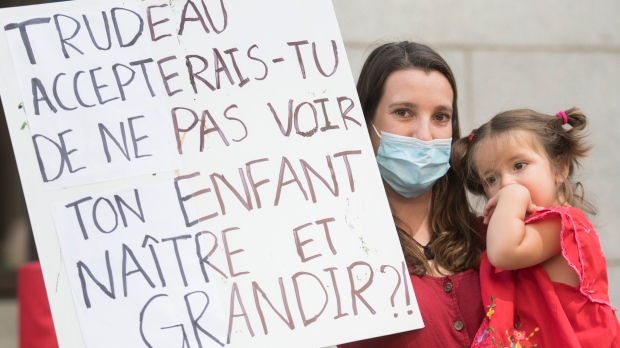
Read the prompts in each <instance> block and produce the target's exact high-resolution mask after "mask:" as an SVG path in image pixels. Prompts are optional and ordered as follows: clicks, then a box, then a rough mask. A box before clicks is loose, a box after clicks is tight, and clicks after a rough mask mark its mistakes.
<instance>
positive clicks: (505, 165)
mask: <svg viewBox="0 0 620 348" xmlns="http://www.w3.org/2000/svg"><path fill="white" fill-rule="evenodd" d="M479 146H480V147H479V149H478V152H477V154H476V158H475V159H474V160H475V163H476V170H477V172H478V174H479V175H480V178H482V180H483V185H484V191H485V194H486V196H487V198H491V197H493V196H495V195H496V194H497V192H499V190H500V189H502V188H503V187H505V186H507V185H511V184H519V185H522V186H525V187H526V188H527V189H528V191H529V192H530V196H531V197H532V203H534V204H536V205H537V206H539V207H549V206H553V205H558V204H559V201H558V196H557V188H558V185H559V184H560V183H561V182H562V177H561V175H558V174H556V172H555V171H554V169H553V167H552V166H551V163H549V160H548V159H547V156H545V154H544V153H543V149H542V148H538V146H536V145H535V140H534V139H533V138H532V137H531V136H529V135H528V134H527V133H525V132H522V131H518V132H515V133H512V134H510V135H507V136H501V137H499V138H489V139H486V140H484V141H483V142H482V143H481V144H479Z"/></svg>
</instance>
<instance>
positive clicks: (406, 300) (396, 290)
mask: <svg viewBox="0 0 620 348" xmlns="http://www.w3.org/2000/svg"><path fill="white" fill-rule="evenodd" d="M386 267H389V268H391V269H393V270H394V272H395V273H396V276H397V277H398V278H397V280H398V282H397V283H396V286H395V287H394V291H393V292H392V296H391V297H390V302H391V303H392V307H394V297H395V296H396V293H397V292H398V289H399V288H400V283H401V277H400V273H399V272H398V270H397V269H396V268H394V267H393V266H390V265H382V266H381V273H385V268H386ZM402 271H403V279H404V281H403V287H404V290H405V303H406V304H407V306H409V305H410V304H411V299H410V297H409V289H408V286H407V274H408V272H407V265H406V264H405V262H404V261H403V262H402ZM412 313H413V311H412V310H408V311H407V314H409V315H411V314H412ZM397 317H398V313H394V318H397Z"/></svg>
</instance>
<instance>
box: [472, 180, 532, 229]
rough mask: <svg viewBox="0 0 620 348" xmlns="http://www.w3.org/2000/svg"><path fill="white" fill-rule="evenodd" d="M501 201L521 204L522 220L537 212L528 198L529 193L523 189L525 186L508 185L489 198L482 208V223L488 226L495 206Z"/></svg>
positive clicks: (530, 198)
mask: <svg viewBox="0 0 620 348" xmlns="http://www.w3.org/2000/svg"><path fill="white" fill-rule="evenodd" d="M500 199H502V200H504V199H505V200H509V201H517V202H519V201H520V202H523V205H524V208H525V209H524V214H523V215H524V218H525V215H529V214H531V213H533V212H535V211H536V210H538V206H537V205H535V204H534V203H533V202H532V197H531V196H530V192H529V191H528V190H527V188H525V186H522V185H519V184H511V185H508V186H506V187H504V188H502V189H501V190H499V191H498V192H497V194H495V196H493V197H491V198H490V199H489V201H488V202H487V204H486V205H485V206H484V209H483V210H482V215H483V216H484V220H483V221H482V222H483V223H484V224H485V225H488V224H489V222H490V221H491V217H492V216H493V213H494V212H495V208H496V207H497V204H498V203H499V202H500Z"/></svg>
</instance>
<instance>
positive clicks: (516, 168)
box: [515, 162, 527, 170]
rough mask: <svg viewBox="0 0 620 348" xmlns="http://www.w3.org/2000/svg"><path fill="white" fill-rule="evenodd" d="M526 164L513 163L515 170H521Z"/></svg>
mask: <svg viewBox="0 0 620 348" xmlns="http://www.w3.org/2000/svg"><path fill="white" fill-rule="evenodd" d="M526 165H527V164H526V163H523V162H518V163H515V170H521V169H523V168H525V166H526Z"/></svg>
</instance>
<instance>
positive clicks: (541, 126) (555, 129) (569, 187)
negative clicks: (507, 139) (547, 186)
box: [451, 108, 596, 214]
mask: <svg viewBox="0 0 620 348" xmlns="http://www.w3.org/2000/svg"><path fill="white" fill-rule="evenodd" d="M564 117H566V118H564ZM564 124H568V125H570V128H569V129H567V128H565V127H564V126H563V125H564ZM586 124H587V118H586V116H585V115H584V114H583V113H582V112H581V110H579V109H578V108H571V109H569V110H566V111H564V112H562V111H561V112H559V113H558V114H557V115H546V114H542V113H539V112H536V111H533V110H529V109H517V110H509V111H504V112H502V113H499V114H497V115H496V116H495V117H493V118H492V119H491V120H490V121H488V122H487V123H485V124H483V125H482V126H480V127H479V128H477V129H474V130H473V131H472V132H471V134H470V135H469V136H467V137H464V138H461V139H459V140H457V141H456V142H455V143H454V144H453V146H452V159H451V164H452V167H453V168H454V169H455V171H456V172H457V173H459V175H461V177H462V178H463V181H464V182H465V187H467V189H468V190H469V191H470V192H472V193H473V194H475V195H484V181H483V178H480V176H479V175H478V172H477V168H476V167H475V166H476V164H475V162H474V159H475V158H477V152H478V151H480V150H481V146H480V145H481V144H482V143H483V141H484V140H485V139H497V138H498V137H503V136H506V135H512V133H513V132H515V131H524V132H526V133H527V134H529V135H531V140H532V141H534V142H536V143H537V146H538V147H539V149H541V150H542V151H543V152H544V155H545V156H546V157H547V159H548V160H549V163H550V164H551V166H552V168H553V170H554V171H555V172H556V173H557V174H559V175H561V176H563V170H562V169H563V168H566V167H568V175H567V176H566V177H564V180H563V182H562V183H561V185H560V186H559V188H558V194H559V196H561V197H562V198H563V203H568V204H570V205H572V206H575V207H578V208H580V209H582V210H583V211H585V212H587V213H590V214H596V208H595V207H594V206H593V205H592V204H590V203H589V202H588V201H587V200H586V199H585V198H584V191H583V186H582V185H581V183H580V182H577V181H575V178H574V173H575V169H576V167H578V166H579V165H580V163H579V160H580V159H581V158H583V157H585V156H586V154H587V152H588V150H590V148H591V146H589V145H588V144H586V143H585V137H586V135H587V134H585V128H586ZM558 198H559V197H558Z"/></svg>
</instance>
